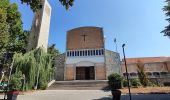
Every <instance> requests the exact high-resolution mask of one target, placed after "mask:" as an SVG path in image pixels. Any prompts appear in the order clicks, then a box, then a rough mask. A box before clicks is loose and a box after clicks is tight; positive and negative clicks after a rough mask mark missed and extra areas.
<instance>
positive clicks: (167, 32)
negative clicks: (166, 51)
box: [161, 0, 170, 38]
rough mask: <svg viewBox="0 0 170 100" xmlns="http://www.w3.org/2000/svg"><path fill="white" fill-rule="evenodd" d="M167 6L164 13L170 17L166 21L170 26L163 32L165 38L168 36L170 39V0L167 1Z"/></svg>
mask: <svg viewBox="0 0 170 100" xmlns="http://www.w3.org/2000/svg"><path fill="white" fill-rule="evenodd" d="M166 2H167V5H165V6H164V8H163V11H165V12H166V13H165V15H166V16H167V17H168V18H167V19H166V20H167V21H168V23H169V25H167V26H166V27H165V29H164V30H163V31H162V32H161V33H164V36H168V37H169V38H170V0H166Z"/></svg>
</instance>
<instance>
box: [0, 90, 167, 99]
mask: <svg viewBox="0 0 170 100" xmlns="http://www.w3.org/2000/svg"><path fill="white" fill-rule="evenodd" d="M2 98H3V95H0V99H2ZM17 100H112V98H111V93H110V92H105V91H102V90H45V91H37V92H33V93H27V94H25V95H19V96H18V99H17ZM121 100H129V96H128V95H122V96H121ZM132 100H170V94H144V95H132Z"/></svg>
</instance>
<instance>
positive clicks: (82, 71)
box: [76, 66, 94, 80]
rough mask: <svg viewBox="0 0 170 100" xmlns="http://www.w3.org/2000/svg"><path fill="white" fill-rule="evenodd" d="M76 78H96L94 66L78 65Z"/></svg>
mask: <svg viewBox="0 0 170 100" xmlns="http://www.w3.org/2000/svg"><path fill="white" fill-rule="evenodd" d="M76 80H94V66H90V67H76Z"/></svg>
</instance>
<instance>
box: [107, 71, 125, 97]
mask: <svg viewBox="0 0 170 100" xmlns="http://www.w3.org/2000/svg"><path fill="white" fill-rule="evenodd" d="M108 84H109V88H110V90H111V92H112V96H113V100H120V97H121V91H120V90H119V89H120V88H122V77H121V76H120V75H119V74H117V73H114V74H111V75H109V76H108Z"/></svg>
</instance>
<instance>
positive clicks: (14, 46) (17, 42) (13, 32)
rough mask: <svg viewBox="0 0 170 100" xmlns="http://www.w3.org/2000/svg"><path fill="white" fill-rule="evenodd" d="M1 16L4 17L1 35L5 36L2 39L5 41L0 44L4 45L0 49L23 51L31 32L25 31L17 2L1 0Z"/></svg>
mask: <svg viewBox="0 0 170 100" xmlns="http://www.w3.org/2000/svg"><path fill="white" fill-rule="evenodd" d="M0 17H2V18H1V19H0V21H2V22H1V25H0V29H1V31H2V32H1V35H0V36H1V37H2V38H3V37H4V38H3V39H1V40H2V41H3V43H2V42H1V44H2V45H1V44H0V45H1V46H2V47H0V50H2V49H5V50H6V51H8V52H21V51H22V50H23V48H25V46H26V43H27V42H26V41H27V40H26V39H28V35H29V33H28V32H25V31H23V26H22V24H23V23H22V20H21V13H20V12H19V11H18V6H17V4H15V3H13V4H10V2H9V0H0ZM26 35H27V36H26ZM1 37H0V38H1ZM1 40H0V41H1ZM4 45H5V46H4Z"/></svg>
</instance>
